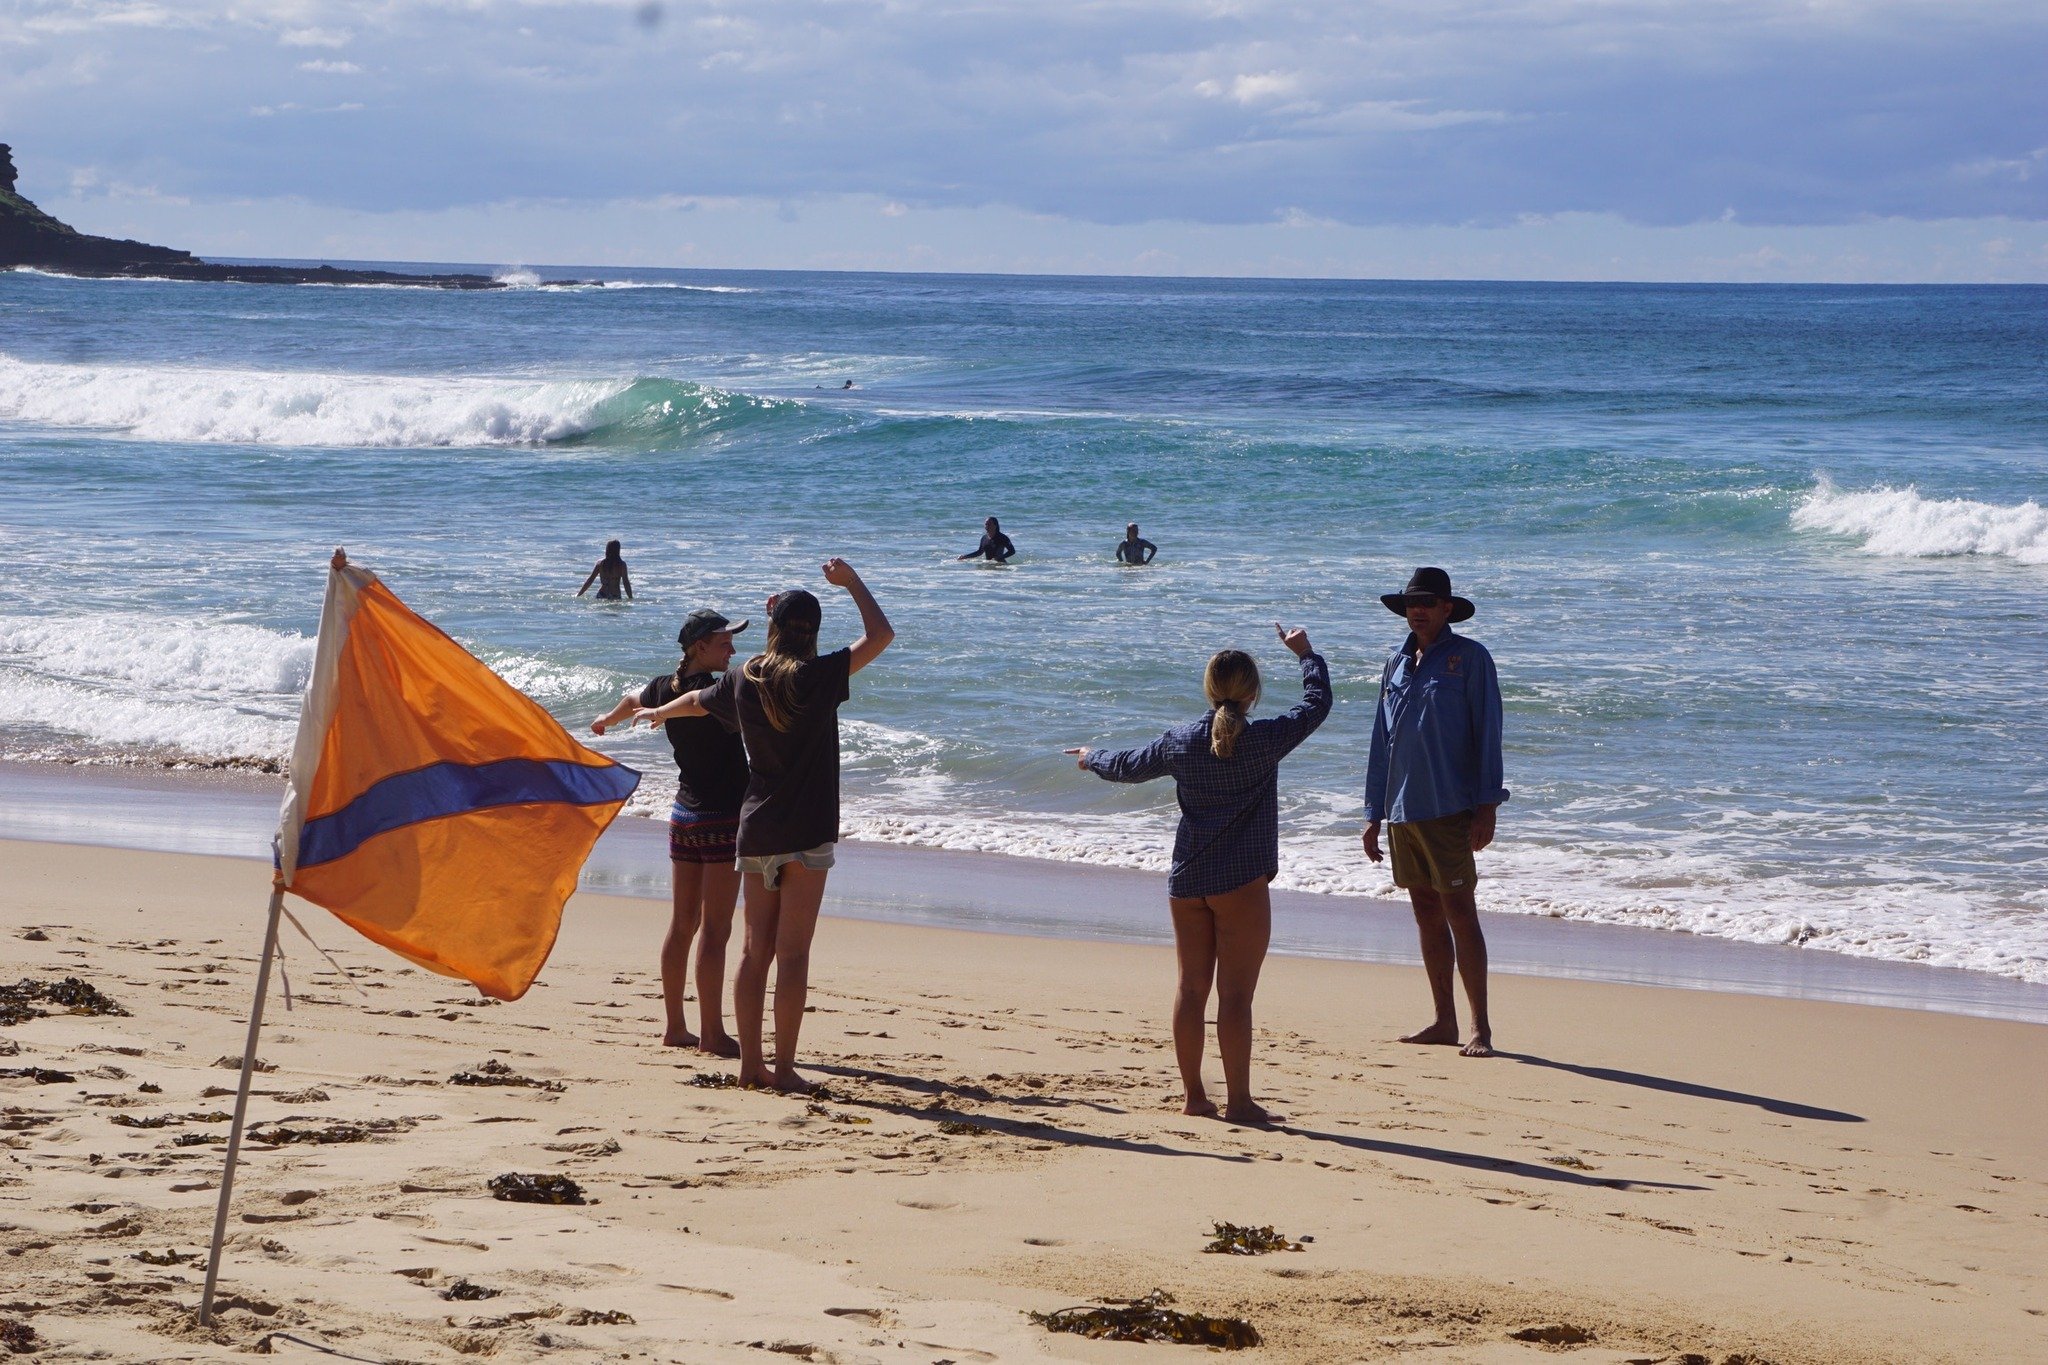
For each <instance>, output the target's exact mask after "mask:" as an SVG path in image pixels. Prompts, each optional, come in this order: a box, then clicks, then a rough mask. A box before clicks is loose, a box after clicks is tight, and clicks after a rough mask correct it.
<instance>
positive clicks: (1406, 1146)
mask: <svg viewBox="0 0 2048 1365" xmlns="http://www.w3.org/2000/svg"><path fill="white" fill-rule="evenodd" d="M1273 1131H1274V1132H1276V1133H1292V1134H1293V1135H1294V1136H1296V1137H1305V1138H1307V1139H1309V1140H1310V1141H1311V1142H1334V1143H1336V1144H1337V1145H1338V1146H1339V1147H1349V1148H1351V1149H1352V1150H1354V1151H1359V1152H1374V1153H1377V1154H1378V1155H1380V1156H1405V1157H1413V1158H1415V1159H1417V1160H1420V1161H1440V1162H1442V1163H1443V1164H1444V1165H1446V1166H1462V1167H1464V1168H1465V1169H1466V1170H1470V1171H1486V1172H1489V1173H1491V1174H1493V1175H1510V1176H1519V1177H1521V1178H1522V1179H1524V1180H1548V1181H1551V1182H1553V1183H1555V1184H1559V1185H1587V1186H1592V1187H1595V1188H1599V1189H1608V1190H1704V1189H1708V1188H1710V1187H1709V1186H1706V1185H1681V1184H1678V1183H1676V1182H1673V1181H1669V1180H1629V1179H1625V1178H1623V1177H1620V1176H1594V1175H1580V1174H1579V1173H1578V1172H1576V1171H1569V1170H1564V1169H1561V1168H1559V1167H1556V1166H1546V1165H1540V1164H1537V1163H1535V1162H1529V1161H1515V1160H1512V1159H1511V1158H1508V1157H1499V1156H1481V1155H1480V1154H1479V1153H1477V1152H1457V1151H1452V1150H1451V1149H1449V1148H1447V1147H1424V1146H1421V1145H1419V1144H1417V1143H1413V1142H1389V1141H1387V1140H1386V1139H1384V1138H1369V1137H1358V1136H1355V1135H1352V1134H1346V1133H1324V1132H1319V1131H1317V1130H1316V1129H1314V1128H1297V1127H1295V1126H1294V1125H1292V1124H1286V1123H1283V1124H1279V1125H1277V1126H1275V1127H1274V1129H1273Z"/></svg>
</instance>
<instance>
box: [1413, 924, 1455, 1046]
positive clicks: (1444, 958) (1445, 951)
mask: <svg viewBox="0 0 2048 1365" xmlns="http://www.w3.org/2000/svg"><path fill="white" fill-rule="evenodd" d="M1408 900H1409V902H1410V903H1411V904H1413V905H1414V907H1415V928H1416V930H1417V932H1418V933H1420V934H1421V936H1422V970H1423V972H1424V973H1426V974H1427V975H1428V977H1429V994H1430V998H1431V999H1432V1000H1433V1001H1434V1002H1435V1003H1436V1022H1435V1023H1433V1024H1431V1025H1430V1026H1429V1027H1428V1028H1425V1029H1418V1030H1416V1031H1415V1032H1414V1033H1411V1034H1409V1035H1407V1036H1406V1037H1405V1038H1403V1039H1402V1040H1401V1041H1402V1042H1404V1043H1455V1042H1457V1041H1458V1002H1457V1000H1456V999H1455V998H1454V997H1453V996H1452V995H1451V976H1452V964H1453V962H1454V960H1455V958H1456V947H1455V944H1454V942H1453V940H1452V937H1451V926H1450V924H1449V923H1448V921H1447V920H1446V919H1445V917H1444V904H1443V899H1442V897H1440V896H1439V895H1438V894H1437V893H1436V892H1435V891H1432V890H1430V889H1429V888H1428V887H1426V886H1412V887H1410V888H1408Z"/></svg>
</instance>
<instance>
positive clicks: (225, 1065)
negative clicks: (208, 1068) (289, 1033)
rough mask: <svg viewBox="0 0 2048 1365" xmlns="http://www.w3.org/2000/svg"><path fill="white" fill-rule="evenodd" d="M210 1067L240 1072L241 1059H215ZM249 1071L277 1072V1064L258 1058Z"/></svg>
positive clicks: (203, 1097)
mask: <svg viewBox="0 0 2048 1365" xmlns="http://www.w3.org/2000/svg"><path fill="white" fill-rule="evenodd" d="M211 1065H213V1066H217V1067H219V1068H220V1069H221V1070H222V1071H240V1070H241V1069H242V1059H241V1058H240V1057H216V1058H214V1059H213V1061H212V1063H211ZM249 1069H250V1070H252V1071H275V1070H277V1063H276V1062H266V1061H264V1060H263V1059H262V1058H261V1057H258V1058H257V1059H256V1060H255V1062H254V1063H252V1064H251V1066H250V1068H249ZM199 1098H201V1099H205V1098H206V1097H205V1096H204V1095H201V1096H200V1097H199Z"/></svg>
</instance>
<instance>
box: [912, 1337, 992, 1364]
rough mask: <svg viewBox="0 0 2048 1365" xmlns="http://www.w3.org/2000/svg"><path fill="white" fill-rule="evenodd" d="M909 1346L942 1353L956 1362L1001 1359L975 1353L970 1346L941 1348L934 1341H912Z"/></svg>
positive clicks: (978, 1352) (986, 1353) (984, 1352)
mask: <svg viewBox="0 0 2048 1365" xmlns="http://www.w3.org/2000/svg"><path fill="white" fill-rule="evenodd" d="M910 1344H911V1345H912V1346H917V1347H920V1348H922V1349H924V1350H927V1351H941V1352H944V1353H945V1354H946V1355H947V1356H949V1357H950V1358H952V1359H953V1360H956V1361H957V1360H1001V1359H1002V1357H1001V1356H996V1355H990V1354H989V1353H988V1352H987V1351H977V1350H975V1349H974V1348H973V1347H972V1346H942V1345H940V1344H939V1343H938V1342H936V1341H913V1342H911V1343H910Z"/></svg>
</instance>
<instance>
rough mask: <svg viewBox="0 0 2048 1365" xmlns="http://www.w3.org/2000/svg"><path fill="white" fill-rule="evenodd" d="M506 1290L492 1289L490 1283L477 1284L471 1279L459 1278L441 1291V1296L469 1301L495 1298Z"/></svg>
mask: <svg viewBox="0 0 2048 1365" xmlns="http://www.w3.org/2000/svg"><path fill="white" fill-rule="evenodd" d="M504 1292H505V1291H504V1290H502V1289H492V1288H491V1287H490V1286H488V1285H481V1284H476V1283H473V1282H471V1281H469V1280H457V1281H456V1282H455V1283H454V1284H451V1285H449V1286H448V1287H447V1288H446V1289H444V1290H442V1291H441V1297H442V1298H444V1299H449V1300H459V1301H461V1302H464V1303H468V1302H471V1301H473V1300H476V1299H495V1298H497V1297H498V1295H500V1294H502V1293H504Z"/></svg>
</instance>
